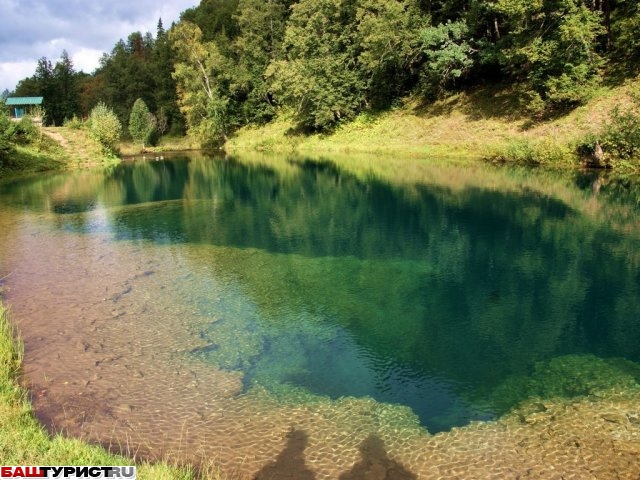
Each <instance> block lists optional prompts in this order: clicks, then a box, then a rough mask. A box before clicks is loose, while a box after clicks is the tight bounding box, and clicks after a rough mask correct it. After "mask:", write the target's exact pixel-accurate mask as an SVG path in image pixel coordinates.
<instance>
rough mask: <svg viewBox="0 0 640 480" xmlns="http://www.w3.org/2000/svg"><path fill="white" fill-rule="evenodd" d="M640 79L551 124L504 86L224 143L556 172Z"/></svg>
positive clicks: (283, 118)
mask: <svg viewBox="0 0 640 480" xmlns="http://www.w3.org/2000/svg"><path fill="white" fill-rule="evenodd" d="M639 85H640V80H638V79H636V80H633V81H629V82H627V83H625V84H624V85H621V86H610V87H601V88H600V90H599V91H598V94H597V95H596V96H595V97H594V98H593V99H592V100H591V101H590V102H589V103H588V104H587V105H585V106H582V107H578V108H576V109H575V110H572V111H571V112H569V113H566V114H564V115H560V116H557V117H556V118H551V119H532V118H531V117H529V116H526V115H525V114H524V109H523V108H522V106H521V105H519V104H518V102H517V97H516V95H515V94H514V93H513V92H512V91H511V90H509V89H504V88H499V87H482V88H478V89H476V90H474V91H472V92H469V93H465V92H463V93H458V94H456V95H452V96H449V97H447V98H445V99H441V100H438V101H436V102H435V103H432V104H429V105H422V104H420V103H419V102H418V101H416V100H415V99H410V100H407V101H405V103H404V104H403V105H402V106H400V107H398V108H396V109H394V110H392V111H390V112H385V113H381V114H378V115H369V114H363V115H360V116H359V117H358V118H357V119H356V120H355V121H353V122H351V123H345V124H342V125H340V126H339V127H338V128H336V129H335V130H334V131H333V132H332V133H331V134H324V135H323V134H315V135H304V134H301V133H297V132H296V131H295V129H294V124H293V122H292V121H291V115H290V114H288V113H287V112H282V114H281V115H280V117H279V118H278V119H277V120H275V121H273V122H271V123H269V124H267V125H265V126H262V127H245V128H243V129H241V130H239V131H238V132H237V133H236V134H235V135H234V136H233V137H232V138H231V139H230V140H229V141H228V142H227V144H226V148H227V150H228V151H230V152H237V151H243V150H261V151H274V152H297V153H302V154H313V153H317V152H326V153H329V152H334V153H356V152H361V153H383V154H391V153H398V154H403V155H410V156H421V157H424V156H427V157H451V158H475V159H498V160H502V161H514V162H521V163H522V162H524V163H541V164H547V165H552V166H558V167H572V166H577V165H579V164H580V160H581V159H580V156H579V154H578V153H577V146H578V145H579V144H580V143H581V142H583V141H584V140H585V139H586V138H587V137H588V136H589V134H594V135H596V136H599V135H601V134H602V131H603V129H604V127H605V124H606V122H607V121H608V119H609V117H610V112H611V111H612V110H613V109H614V107H615V106H616V105H622V106H625V105H628V104H629V103H630V101H631V97H630V95H631V93H632V92H633V91H634V90H635V89H637V88H638V86H639Z"/></svg>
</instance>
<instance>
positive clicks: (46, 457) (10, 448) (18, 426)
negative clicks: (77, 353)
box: [0, 304, 223, 480]
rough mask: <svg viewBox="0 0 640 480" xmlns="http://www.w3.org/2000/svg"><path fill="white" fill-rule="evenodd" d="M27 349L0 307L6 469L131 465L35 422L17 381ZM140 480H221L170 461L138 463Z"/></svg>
mask: <svg viewBox="0 0 640 480" xmlns="http://www.w3.org/2000/svg"><path fill="white" fill-rule="evenodd" d="M22 359H23V346H22V343H21V341H20V339H19V337H18V336H17V334H16V331H15V329H14V328H13V327H12V325H11V323H10V321H9V315H8V312H7V310H6V308H5V307H4V306H3V305H2V304H0V464H2V465H102V466H108V465H133V464H134V463H133V461H132V460H131V459H129V458H126V457H123V456H120V455H115V454H112V453H109V452H108V451H106V450H105V449H104V448H102V447H100V446H96V445H89V444H87V443H85V442H82V441H81V440H78V439H73V438H67V437H64V436H63V435H59V434H58V435H53V436H51V435H49V434H48V433H47V431H46V430H45V429H44V428H43V427H42V425H40V424H39V422H38V421H37V420H36V418H35V416H34V413H33V409H32V407H31V404H30V402H29V400H28V398H29V396H28V392H27V391H26V390H25V389H24V388H22V387H21V386H20V385H19V383H18V379H19V377H20V373H21V366H22ZM137 467H138V468H137V474H138V475H137V476H138V478H139V479H141V480H145V479H149V480H151V479H154V480H156V479H159V480H171V479H176V480H195V479H199V478H203V479H212V480H214V479H218V480H221V479H222V478H223V477H222V476H221V475H220V473H219V472H218V471H217V469H216V468H215V466H214V465H210V466H208V467H206V468H205V469H204V473H201V474H198V473H197V472H196V469H195V468H193V467H190V466H186V467H177V466H172V465H169V464H168V463H166V462H160V463H154V464H152V463H147V462H143V463H137Z"/></svg>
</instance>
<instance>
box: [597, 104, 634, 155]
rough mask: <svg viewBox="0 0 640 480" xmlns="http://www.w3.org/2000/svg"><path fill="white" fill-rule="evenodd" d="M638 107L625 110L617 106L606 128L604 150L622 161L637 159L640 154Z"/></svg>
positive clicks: (603, 141)
mask: <svg viewBox="0 0 640 480" xmlns="http://www.w3.org/2000/svg"><path fill="white" fill-rule="evenodd" d="M638 110H639V109H638V107H637V106H633V107H628V108H626V109H624V110H622V109H621V108H620V106H619V105H618V106H616V107H615V108H614V109H613V111H612V112H611V120H610V121H609V123H607V125H606V126H605V129H604V133H603V136H602V148H603V149H604V150H605V151H607V152H611V153H613V154H614V155H616V156H617V157H618V158H621V159H628V158H633V157H637V156H638V155H639V154H640V112H639V111H638Z"/></svg>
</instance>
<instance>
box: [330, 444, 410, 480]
mask: <svg viewBox="0 0 640 480" xmlns="http://www.w3.org/2000/svg"><path fill="white" fill-rule="evenodd" d="M360 455H361V456H362V459H361V460H360V461H359V462H358V463H356V464H355V465H354V466H353V467H352V468H351V470H349V471H348V472H345V473H343V474H342V475H340V477H339V480H416V479H417V478H418V477H416V475H415V474H413V473H411V472H410V471H408V470H407V469H405V468H404V467H403V466H402V464H400V463H398V462H396V461H395V460H392V459H391V458H389V457H388V455H387V451H386V450H385V448H384V442H383V441H382V439H381V438H380V437H378V436H377V435H374V434H371V435H369V436H368V437H367V438H365V439H364V441H363V442H362V443H361V444H360Z"/></svg>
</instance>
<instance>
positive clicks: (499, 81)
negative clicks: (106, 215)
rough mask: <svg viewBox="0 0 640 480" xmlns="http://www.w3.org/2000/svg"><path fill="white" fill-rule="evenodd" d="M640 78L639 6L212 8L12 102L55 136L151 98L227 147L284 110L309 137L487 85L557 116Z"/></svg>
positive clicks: (163, 113) (46, 65)
mask: <svg viewBox="0 0 640 480" xmlns="http://www.w3.org/2000/svg"><path fill="white" fill-rule="evenodd" d="M639 67H640V4H639V3H638V2H637V1H635V0H299V1H294V0H202V1H201V2H200V4H199V5H198V6H197V7H194V8H192V9H188V10H186V11H184V12H183V13H182V14H181V17H180V21H179V22H177V23H175V24H173V25H171V26H170V27H169V28H166V29H165V27H164V26H163V24H162V21H161V20H160V21H159V22H158V26H157V31H156V32H155V34H152V33H150V32H146V33H142V32H133V33H131V34H130V35H129V36H128V38H127V39H126V40H120V41H119V42H118V43H117V44H116V45H115V46H114V47H113V49H112V50H111V52H109V53H105V54H103V57H102V58H101V61H100V66H99V68H98V69H97V70H96V71H95V72H93V73H92V74H86V73H83V72H76V71H75V69H74V66H73V62H72V61H71V59H70V57H69V55H68V54H67V53H66V52H62V55H61V58H60V59H59V60H58V61H56V62H55V64H54V63H53V62H52V61H51V60H49V59H47V58H41V59H40V60H39V62H38V65H37V68H36V71H35V73H34V75H33V76H32V77H29V78H25V79H23V80H22V81H20V82H19V84H18V85H17V87H16V90H15V92H12V94H14V95H18V96H32V95H42V96H44V98H45V105H44V108H45V111H46V122H47V123H48V124H51V125H62V124H63V123H64V122H65V121H68V120H71V119H72V118H74V117H78V118H87V117H88V116H89V114H90V112H91V110H92V108H93V107H95V106H96V105H98V104H105V105H106V106H108V107H109V108H111V109H112V110H113V111H114V112H115V114H116V115H117V116H118V118H119V119H120V122H121V123H122V124H124V125H127V124H129V119H130V115H131V110H132V108H133V105H134V103H135V102H136V100H138V99H142V100H143V101H144V103H145V105H146V106H147V107H148V109H149V111H150V112H151V113H152V114H153V116H154V117H155V122H156V123H155V124H156V125H157V126H158V130H159V131H160V133H161V134H164V133H173V134H183V133H188V134H190V135H192V136H194V137H195V138H197V139H199V141H200V142H201V143H202V144H203V145H215V144H221V143H223V142H224V141H225V140H226V139H227V137H228V136H229V135H230V134H231V133H233V131H234V130H236V129H238V128H240V127H242V126H245V125H249V124H264V123H266V122H269V121H270V120H272V119H273V118H275V117H276V116H277V115H278V114H279V112H281V111H284V110H286V111H287V112H289V114H290V115H292V118H293V120H294V123H295V125H296V127H297V129H298V130H299V131H300V132H321V131H330V130H331V129H332V128H335V126H336V125H338V124H340V123H342V122H348V121H349V120H351V119H353V118H354V117H355V116H357V115H359V114H361V113H363V112H365V113H366V112H371V113H375V112H380V111H385V110H388V109H390V108H393V107H394V106H396V105H398V104H399V103H400V102H401V101H402V99H405V98H407V97H412V98H419V99H420V100H421V101H423V102H425V103H428V102H432V101H434V100H435V99H437V98H442V97H443V96H446V95H448V94H451V93H454V92H459V91H461V90H466V89H470V88H475V87H477V86H482V85H485V84H492V85H502V86H504V88H509V89H511V90H512V91H514V92H515V94H516V97H517V98H518V102H519V105H520V106H521V108H522V109H523V111H526V112H527V115H530V116H531V117H532V118H544V117H546V116H550V115H558V114H562V113H563V112H567V111H569V110H571V109H572V108H575V107H576V106H579V105H581V104H584V103H585V102H586V101H588V100H589V98H590V97H591V96H592V95H593V94H594V92H596V90H597V88H598V87H599V86H600V85H602V84H604V83H607V82H621V81H623V80H624V79H625V78H630V77H634V76H635V75H637V73H638V68H639Z"/></svg>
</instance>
